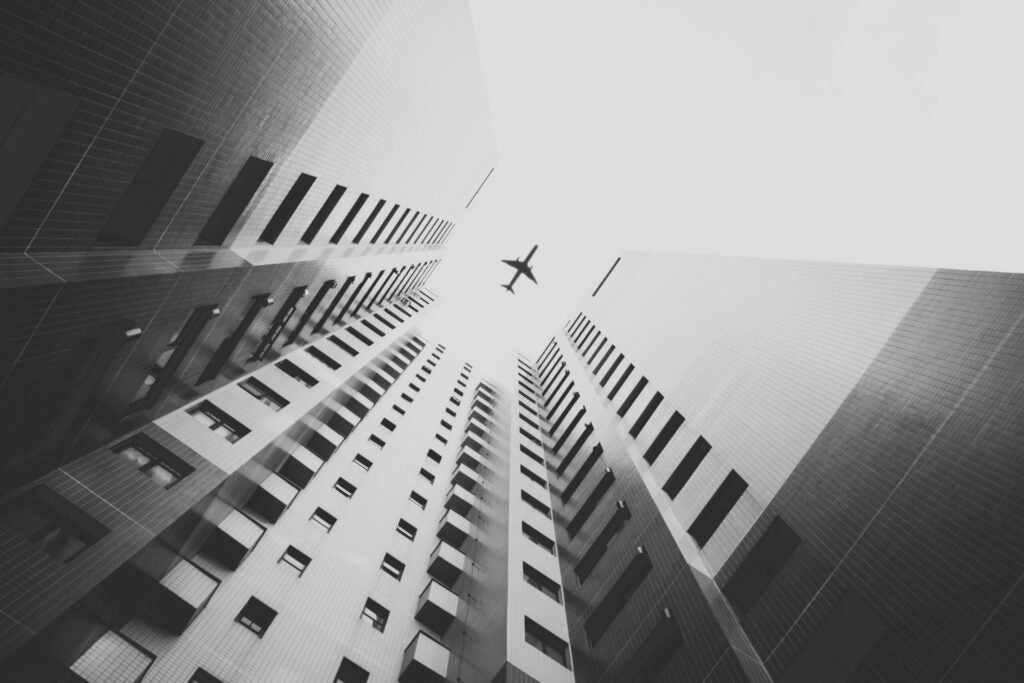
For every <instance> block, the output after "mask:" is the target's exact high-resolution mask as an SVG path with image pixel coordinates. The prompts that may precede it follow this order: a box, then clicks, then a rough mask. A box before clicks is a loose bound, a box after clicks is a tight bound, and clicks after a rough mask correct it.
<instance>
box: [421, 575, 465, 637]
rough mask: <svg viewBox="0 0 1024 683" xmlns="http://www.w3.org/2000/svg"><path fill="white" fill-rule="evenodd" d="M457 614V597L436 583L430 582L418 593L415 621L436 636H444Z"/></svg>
mask: <svg viewBox="0 0 1024 683" xmlns="http://www.w3.org/2000/svg"><path fill="white" fill-rule="evenodd" d="M458 612H459V596H458V595H456V594H455V593H453V592H451V591H450V590H448V589H447V588H445V587H444V586H442V585H441V584H440V583H438V582H437V581H431V582H430V583H428V584H427V587H426V588H424V589H423V592H422V593H420V600H419V604H418V605H417V606H416V621H418V622H420V623H421V624H423V625H424V626H426V627H427V628H429V629H430V630H431V631H433V632H434V633H436V634H437V635H438V636H444V634H445V631H447V630H448V627H449V626H451V625H452V622H453V621H455V616H456V615H457V614H458Z"/></svg>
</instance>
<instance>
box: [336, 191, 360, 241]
mask: <svg viewBox="0 0 1024 683" xmlns="http://www.w3.org/2000/svg"><path fill="white" fill-rule="evenodd" d="M367 199H369V197H368V196H367V195H366V194H365V193H363V194H360V195H359V196H358V197H357V198H356V200H355V201H354V202H353V203H352V206H351V207H350V208H349V210H348V213H347V214H345V218H344V219H343V220H342V221H341V224H340V225H339V226H338V229H337V230H335V231H334V234H333V235H331V243H332V244H337V243H338V242H340V241H341V237H342V235H344V234H345V231H346V230H348V226H350V225H351V224H352V220H353V219H354V218H355V217H356V214H358V213H359V210H360V209H361V208H363V204H365V203H366V200H367Z"/></svg>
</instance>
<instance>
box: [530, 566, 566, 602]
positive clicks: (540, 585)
mask: <svg viewBox="0 0 1024 683" xmlns="http://www.w3.org/2000/svg"><path fill="white" fill-rule="evenodd" d="M523 579H524V580H525V581H526V583H528V584H530V585H531V586H533V587H534V588H536V589H537V590H539V591H540V592H541V593H543V594H544V595H546V596H548V597H549V598H551V599H552V600H554V601H555V602H557V603H559V604H561V603H562V587H561V586H559V585H558V582H556V581H553V580H552V579H550V578H548V577H547V576H545V575H544V574H542V573H541V572H540V571H538V570H537V569H534V568H533V567H531V566H530V565H528V564H526V563H525V562H523Z"/></svg>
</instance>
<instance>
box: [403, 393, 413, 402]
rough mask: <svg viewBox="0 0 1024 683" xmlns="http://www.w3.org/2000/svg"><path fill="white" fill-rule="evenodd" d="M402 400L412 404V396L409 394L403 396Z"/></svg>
mask: <svg viewBox="0 0 1024 683" xmlns="http://www.w3.org/2000/svg"><path fill="white" fill-rule="evenodd" d="M402 400H403V401H408V402H409V403H412V396H410V395H409V394H402Z"/></svg>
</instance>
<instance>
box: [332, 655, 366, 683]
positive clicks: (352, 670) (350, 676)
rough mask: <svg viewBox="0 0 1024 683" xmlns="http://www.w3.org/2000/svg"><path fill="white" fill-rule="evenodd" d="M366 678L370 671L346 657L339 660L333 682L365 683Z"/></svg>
mask: <svg viewBox="0 0 1024 683" xmlns="http://www.w3.org/2000/svg"><path fill="white" fill-rule="evenodd" d="M368 680H370V672H369V671H367V670H366V669H364V668H363V667H361V666H359V665H358V664H356V663H355V662H353V661H352V660H351V659H349V658H348V657H346V658H345V659H342V660H341V666H339V667H338V675H337V676H336V677H335V679H334V683H366V682H367V681H368Z"/></svg>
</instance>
